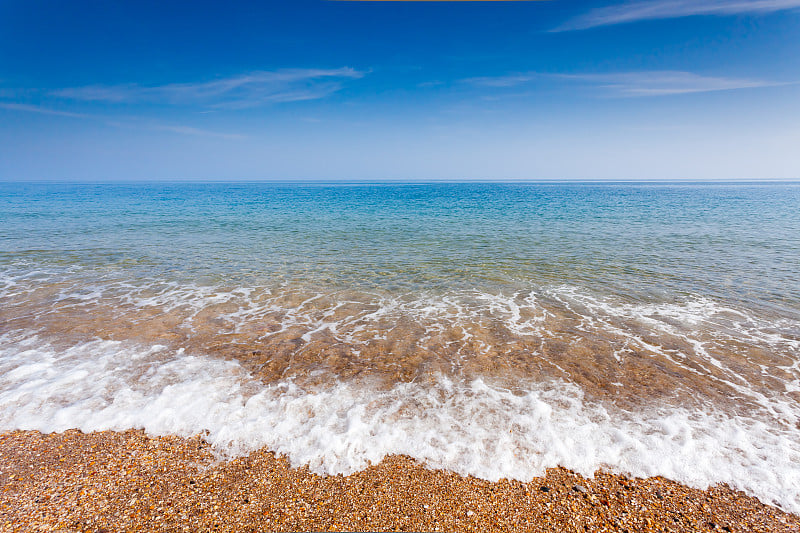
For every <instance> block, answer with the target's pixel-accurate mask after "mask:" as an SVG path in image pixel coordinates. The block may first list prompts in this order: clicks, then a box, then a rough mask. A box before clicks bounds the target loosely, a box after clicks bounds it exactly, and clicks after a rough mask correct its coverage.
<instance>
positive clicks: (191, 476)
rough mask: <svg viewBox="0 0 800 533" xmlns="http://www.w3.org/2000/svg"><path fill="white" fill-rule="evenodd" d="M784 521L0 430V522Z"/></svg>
mask: <svg viewBox="0 0 800 533" xmlns="http://www.w3.org/2000/svg"><path fill="white" fill-rule="evenodd" d="M57 529H60V530H62V531H93V532H98V531H105V532H110V531H132V530H143V531H163V530H170V531H183V530H186V531H289V530H294V531H297V530H307V531H343V530H344V531H394V530H405V531H531V532H544V531H664V530H666V531H797V530H800V516H797V515H793V514H790V513H786V512H784V511H782V510H781V509H779V508H777V507H773V506H770V505H766V504H764V503H762V502H760V501H759V500H757V499H756V498H754V497H751V496H747V495H745V494H744V493H742V492H739V491H736V490H733V489H731V488H730V487H728V486H726V485H716V486H713V487H710V488H708V489H706V490H700V489H693V488H690V487H686V486H684V485H681V484H679V483H677V482H673V481H669V480H667V479H664V478H661V477H655V478H647V479H639V478H635V479H629V478H628V477H627V476H624V475H617V474H610V473H607V472H598V473H596V474H595V477H594V478H584V477H582V476H580V475H578V474H575V473H573V472H570V471H569V470H566V469H564V468H554V469H549V470H548V471H547V473H546V475H544V476H542V477H537V478H534V479H533V480H532V481H530V482H527V483H523V482H520V481H509V480H501V481H499V482H490V481H486V480H483V479H478V478H474V477H464V476H460V475H458V474H455V473H452V472H448V471H442V470H431V469H428V468H426V467H424V466H423V465H422V464H420V463H419V462H417V461H414V460H413V459H410V458H408V457H404V456H388V457H386V458H384V459H383V460H382V461H381V462H380V463H379V464H376V465H372V466H370V467H368V468H367V469H365V470H363V471H360V472H356V473H354V474H352V475H349V476H342V475H319V474H314V473H312V472H310V471H309V469H308V467H299V468H292V467H291V466H290V464H289V462H288V460H287V459H286V458H284V457H280V456H277V455H276V454H274V453H272V452H270V451H267V450H259V451H256V452H253V453H251V454H249V455H247V456H243V457H238V458H235V459H230V460H226V461H218V460H216V459H215V458H214V456H213V454H212V451H211V447H210V446H209V445H208V444H207V443H206V442H204V441H203V440H202V437H200V436H196V437H193V438H188V439H187V438H181V437H173V436H168V437H150V436H147V435H145V434H144V433H143V432H142V431H140V430H128V431H124V432H113V431H103V432H96V433H81V432H80V431H78V430H69V431H67V432H64V433H54V434H42V433H39V432H36V431H11V432H6V433H0V530H2V531H53V530H57Z"/></svg>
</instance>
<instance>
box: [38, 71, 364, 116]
mask: <svg viewBox="0 0 800 533" xmlns="http://www.w3.org/2000/svg"><path fill="white" fill-rule="evenodd" d="M363 76H364V72H360V71H357V70H355V69H352V68H349V67H344V68H338V69H282V70H275V71H258V72H251V73H248V74H244V75H240V76H233V77H228V78H220V79H216V80H211V81H203V82H195V83H170V84H166V85H153V86H146V85H138V84H126V85H91V86H85V87H74V88H67V89H59V90H55V91H51V92H50V93H49V95H50V96H53V97H57V98H63V99H71V100H82V101H94V102H109V103H135V102H149V103H156V104H165V105H179V106H192V105H193V106H198V105H199V106H205V107H210V108H218V109H245V108H251V107H257V106H260V105H265V104H271V103H281V102H297V101H302V100H316V99H319V98H324V97H326V96H328V95H330V94H332V93H334V92H336V91H339V90H340V89H341V88H342V87H343V83H344V82H345V81H346V80H348V79H358V78H361V77H363Z"/></svg>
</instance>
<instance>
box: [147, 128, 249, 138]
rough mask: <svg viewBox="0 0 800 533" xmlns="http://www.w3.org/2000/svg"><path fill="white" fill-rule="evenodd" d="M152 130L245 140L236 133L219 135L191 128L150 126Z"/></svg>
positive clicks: (218, 133)
mask: <svg viewBox="0 0 800 533" xmlns="http://www.w3.org/2000/svg"><path fill="white" fill-rule="evenodd" d="M152 129H154V130H161V131H168V132H172V133H178V134H180V135H191V136H195V137H217V138H220V139H233V140H235V139H244V138H246V137H245V136H244V135H240V134H238V133H220V132H217V131H210V130H204V129H200V128H194V127H191V126H170V125H154V126H152Z"/></svg>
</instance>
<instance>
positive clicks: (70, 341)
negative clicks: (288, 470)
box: [0, 183, 800, 512]
mask: <svg viewBox="0 0 800 533" xmlns="http://www.w3.org/2000/svg"><path fill="white" fill-rule="evenodd" d="M0 335H2V336H0V376H1V377H0V409H1V410H0V428H2V429H13V428H22V429H30V428H35V429H41V430H45V431H48V430H61V429H66V428H69V427H79V428H81V429H85V430H90V429H105V428H111V429H125V428H130V427H137V428H138V427H144V428H146V429H147V430H148V431H151V432H154V433H178V434H184V435H190V434H196V433H198V432H201V431H207V432H208V434H209V439H210V440H211V441H212V442H213V443H214V444H215V446H216V447H217V449H218V450H219V451H220V452H221V453H242V452H246V451H248V450H250V449H254V448H257V447H260V446H268V447H270V448H271V449H274V450H276V451H281V452H283V453H287V454H288V455H289V456H290V457H291V458H292V460H293V461H295V462H297V463H304V464H310V465H311V466H312V467H314V468H316V469H318V470H321V471H328V472H348V471H353V470H354V469H359V468H363V467H364V466H365V465H366V464H367V461H376V460H379V459H380V457H382V456H383V455H385V454H387V453H405V454H408V455H411V456H413V457H416V458H418V459H421V460H423V461H427V462H428V463H429V464H431V465H432V466H438V467H445V468H450V469H453V470H456V471H459V472H462V473H469V474H475V475H480V476H482V477H487V478H490V479H496V478H499V477H504V476H506V477H517V478H526V477H530V476H533V475H536V474H538V473H541V472H543V470H544V469H545V468H547V467H550V466H556V465H562V466H565V467H568V468H572V469H575V470H579V471H581V472H583V473H592V472H594V470H596V469H597V468H610V469H612V470H622V471H627V472H630V473H633V474H637V475H664V476H667V477H671V478H673V479H677V480H679V481H683V482H686V483H690V484H693V485H699V486H704V485H706V484H709V483H715V482H720V481H724V482H728V483H731V484H732V485H733V486H736V487H739V488H742V489H744V490H746V491H748V492H750V493H752V494H755V495H756V496H759V497H760V498H762V499H763V500H764V501H767V502H768V503H777V504H780V505H782V506H784V507H785V508H787V509H790V510H793V511H795V512H798V510H800V467H798V466H797V465H798V464H800V185H798V184H742V183H736V184H719V183H714V184H698V183H692V184H687V183H674V184H652V183H618V184H590V183H580V184H574V183H573V184H567V183H547V184H344V185H343V184H340V185H330V184H303V185H292V184H275V183H270V184H119V185H77V184H71V185H64V184H34V185H31V184H27V185H23V184H0Z"/></svg>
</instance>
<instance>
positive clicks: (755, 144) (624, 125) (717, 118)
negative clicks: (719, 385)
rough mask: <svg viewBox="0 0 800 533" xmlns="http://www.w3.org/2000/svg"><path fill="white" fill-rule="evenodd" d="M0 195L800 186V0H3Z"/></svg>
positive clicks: (0, 29)
mask: <svg viewBox="0 0 800 533" xmlns="http://www.w3.org/2000/svg"><path fill="white" fill-rule="evenodd" d="M0 179H4V180H29V179H73V180H119V179H243V180H251V179H347V180H354V179H359V180H361V179H401V180H402V179H505V180H509V179H528V180H537V179H800V0H706V1H703V2H700V1H694V0H635V1H617V0H605V1H600V2H581V1H566V0H549V1H547V0H545V1H531V2H525V1H518V2H457V1H445V2H369V1H367V2H348V1H322V0H320V1H315V0H291V1H279V2H271V1H263V2H253V3H236V2H226V3H222V2H214V3H211V2H200V1H195V2H150V1H144V0H138V1H135V2H128V1H115V2H105V1H93V2H85V1H81V0H71V1H70V2H64V1H61V0H57V1H39V0H6V1H4V2H0Z"/></svg>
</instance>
